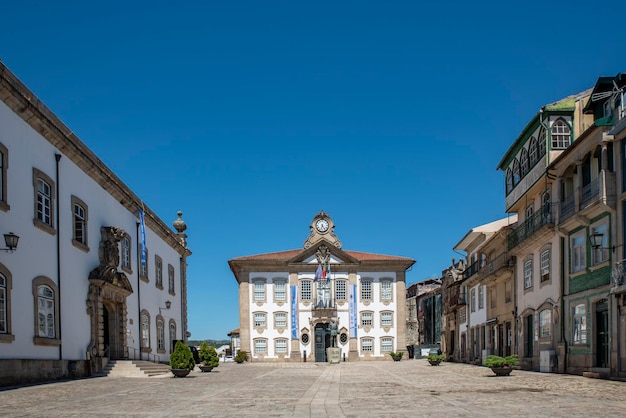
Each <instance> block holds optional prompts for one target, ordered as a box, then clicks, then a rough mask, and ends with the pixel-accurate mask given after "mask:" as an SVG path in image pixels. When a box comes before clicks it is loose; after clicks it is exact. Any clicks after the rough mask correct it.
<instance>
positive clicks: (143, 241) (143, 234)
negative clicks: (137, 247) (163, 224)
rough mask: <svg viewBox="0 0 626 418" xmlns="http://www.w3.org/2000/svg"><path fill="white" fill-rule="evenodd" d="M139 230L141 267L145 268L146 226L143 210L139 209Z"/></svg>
mask: <svg viewBox="0 0 626 418" xmlns="http://www.w3.org/2000/svg"><path fill="white" fill-rule="evenodd" d="M139 228H140V233H141V265H142V267H145V266H146V262H147V260H146V258H147V257H146V225H145V223H144V221H143V210H141V209H139Z"/></svg>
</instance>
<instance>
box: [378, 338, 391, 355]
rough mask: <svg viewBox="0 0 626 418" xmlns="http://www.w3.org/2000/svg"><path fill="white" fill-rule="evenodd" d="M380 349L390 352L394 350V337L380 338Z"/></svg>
mask: <svg viewBox="0 0 626 418" xmlns="http://www.w3.org/2000/svg"><path fill="white" fill-rule="evenodd" d="M380 350H381V351H382V352H383V353H389V352H390V351H393V338H390V337H383V338H381V339H380Z"/></svg>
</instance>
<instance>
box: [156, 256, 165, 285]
mask: <svg viewBox="0 0 626 418" xmlns="http://www.w3.org/2000/svg"><path fill="white" fill-rule="evenodd" d="M154 275H155V286H156V287H158V288H159V289H163V260H161V257H159V256H158V255H155V256H154Z"/></svg>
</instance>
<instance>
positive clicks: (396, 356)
mask: <svg viewBox="0 0 626 418" xmlns="http://www.w3.org/2000/svg"><path fill="white" fill-rule="evenodd" d="M389 355H390V356H391V358H392V359H393V361H400V360H402V356H403V355H404V353H400V352H398V353H394V352H393V351H391V352H390V353H389Z"/></svg>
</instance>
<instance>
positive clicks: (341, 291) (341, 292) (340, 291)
mask: <svg viewBox="0 0 626 418" xmlns="http://www.w3.org/2000/svg"><path fill="white" fill-rule="evenodd" d="M335 299H337V300H338V301H340V300H342V301H345V300H347V297H346V281H345V280H335Z"/></svg>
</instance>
